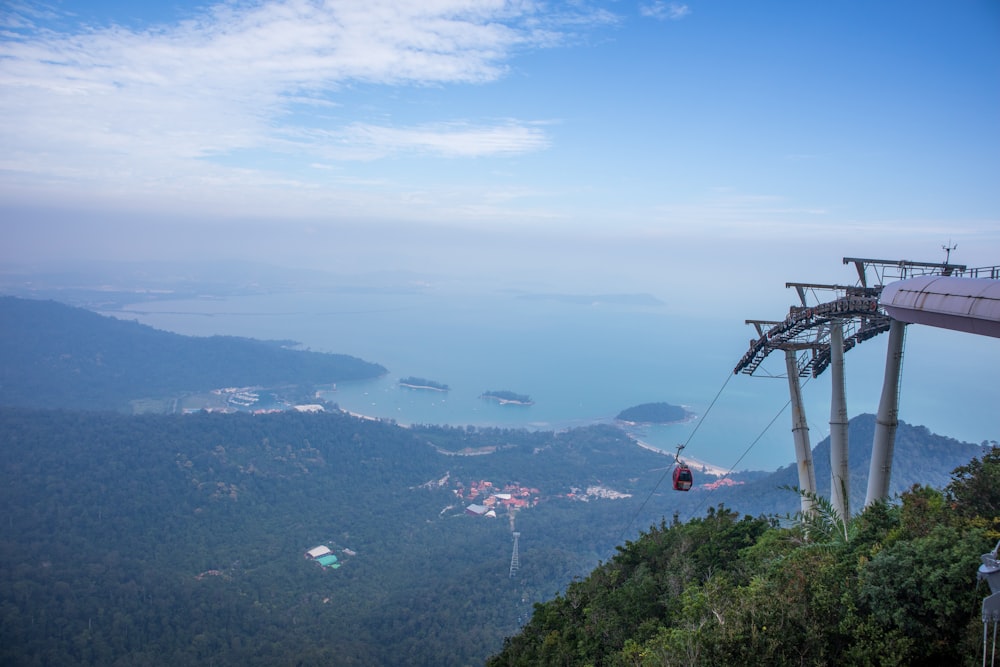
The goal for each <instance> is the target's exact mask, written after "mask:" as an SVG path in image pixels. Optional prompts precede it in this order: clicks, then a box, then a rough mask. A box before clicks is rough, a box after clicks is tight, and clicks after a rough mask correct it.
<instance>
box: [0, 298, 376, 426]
mask: <svg viewBox="0 0 1000 667" xmlns="http://www.w3.org/2000/svg"><path fill="white" fill-rule="evenodd" d="M0 322H2V326H0V405H8V406H24V407H48V406H52V407H62V408H74V409H101V410H122V409H126V408H127V407H128V404H129V401H132V400H135V399H140V398H164V397H172V396H176V395H178V394H181V393H184V392H194V391H205V390H210V389H215V388H220V387H234V386H235V387H246V386H259V385H280V384H283V383H289V384H296V385H303V384H306V385H308V384H310V383H314V384H329V383H334V382H340V381H344V380H356V379H362V378H368V377H376V376H378V375H381V374H382V373H384V372H385V369H384V368H383V367H382V366H379V365H378V364H374V363H369V362H366V361H362V360H361V359H357V358H355V357H350V356H346V355H340V354H321V353H317V352H307V351H301V350H292V349H287V348H284V347H282V345H281V343H278V342H268V341H258V340H252V339H248V338H235V337H229V336H213V337H210V338H196V337H190V336H181V335H178V334H174V333H169V332H166V331H160V330H157V329H153V328H151V327H148V326H145V325H142V324H139V323H137V322H128V321H122V320H118V319H114V318H111V317H103V316H101V315H98V314H96V313H93V312H90V311H87V310H83V309H80V308H73V307H70V306H66V305H63V304H60V303H56V302H54V301H36V300H30V299H20V298H15V297H0Z"/></svg>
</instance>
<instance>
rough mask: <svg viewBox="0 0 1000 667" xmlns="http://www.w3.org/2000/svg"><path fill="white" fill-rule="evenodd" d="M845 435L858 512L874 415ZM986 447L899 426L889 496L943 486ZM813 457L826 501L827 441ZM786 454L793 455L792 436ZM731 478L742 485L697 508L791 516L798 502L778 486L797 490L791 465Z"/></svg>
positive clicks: (860, 420) (852, 494)
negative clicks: (718, 507)
mask: <svg viewBox="0 0 1000 667" xmlns="http://www.w3.org/2000/svg"><path fill="white" fill-rule="evenodd" d="M848 437H849V440H850V447H849V450H848V452H849V456H848V463H849V466H850V476H851V478H850V499H851V507H852V508H853V509H854V510H859V509H860V508H861V506H862V505H863V504H864V501H865V496H866V494H867V488H868V474H869V464H870V462H871V454H872V442H873V440H874V437H875V415H872V414H863V415H858V416H856V417H854V418H852V419H851V421H850V423H849V425H848ZM994 444H995V443H994ZM987 449H989V445H987V444H986V443H983V444H982V445H974V444H971V443H968V442H960V441H958V440H955V439H954V438H949V437H947V436H943V435H938V434H936V433H931V432H930V431H929V430H928V429H927V428H926V427H924V426H914V425H912V424H907V423H906V422H900V423H899V425H898V426H897V429H896V441H895V446H894V454H893V461H892V477H891V480H890V489H889V492H890V494H893V495H895V494H899V493H902V492H904V491H906V490H907V489H908V488H910V487H911V486H912V485H913V484H918V483H919V484H927V485H929V486H932V487H934V488H944V487H945V486H946V485H947V484H948V482H949V481H950V480H951V471H952V470H954V469H955V468H957V467H958V466H961V465H965V464H966V463H967V462H968V461H969V460H970V459H971V458H973V457H975V456H980V455H982V454H983V452H984V451H986V450H987ZM812 453H813V467H814V469H815V473H816V488H817V491H818V492H819V495H821V496H826V497H829V495H830V438H829V437H826V438H824V439H823V440H821V441H820V442H819V444H817V445H816V446H815V447H813V452H812ZM788 456H789V458H792V457H793V456H794V451H793V449H792V443H791V437H789V443H788ZM695 474H696V479H695V482H696V484H700V483H701V482H702V480H705V479H706V477H705V476H704V475H698V474H697V470H696V473H695ZM708 479H709V481H711V480H710V478H708ZM734 479H736V480H737V481H739V482H741V483H740V484H739V485H736V486H725V485H720V486H719V487H718V488H716V489H714V490H712V491H711V496H712V497H711V502H710V503H705V502H703V503H701V504H702V505H703V506H704V505H708V504H711V505H718V504H719V503H723V504H725V505H726V506H727V507H731V508H734V509H736V510H738V511H740V512H743V513H749V514H754V515H758V514H778V515H785V514H794V513H795V512H796V511H797V510H798V508H799V506H800V502H799V499H798V498H797V497H795V496H794V494H790V493H787V492H784V493H782V492H781V488H782V487H798V486H799V475H798V467H797V465H796V464H795V463H794V462H792V463H790V464H789V465H787V466H785V467H783V468H780V469H778V470H777V471H775V472H773V473H771V474H768V475H766V476H760V475H740V474H738V475H735V476H734ZM705 492H706V491H698V492H697V493H699V494H701V493H705Z"/></svg>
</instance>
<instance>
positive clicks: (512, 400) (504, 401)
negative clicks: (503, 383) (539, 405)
mask: <svg viewBox="0 0 1000 667" xmlns="http://www.w3.org/2000/svg"><path fill="white" fill-rule="evenodd" d="M479 398H482V399H484V400H487V401H497V402H499V403H500V405H534V404H535V402H534V401H533V400H531V397H530V396H528V395H527V394H515V393H514V392H512V391H508V390H507V389H498V390H492V391H484V392H483V393H482V394H480V395H479Z"/></svg>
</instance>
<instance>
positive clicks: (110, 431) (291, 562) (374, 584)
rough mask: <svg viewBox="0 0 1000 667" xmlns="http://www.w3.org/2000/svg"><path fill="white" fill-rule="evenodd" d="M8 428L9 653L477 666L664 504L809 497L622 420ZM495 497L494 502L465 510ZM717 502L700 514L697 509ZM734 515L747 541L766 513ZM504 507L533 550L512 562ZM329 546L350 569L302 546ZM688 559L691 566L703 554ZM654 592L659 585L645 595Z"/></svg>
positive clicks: (675, 509) (2, 464) (2, 607)
mask: <svg viewBox="0 0 1000 667" xmlns="http://www.w3.org/2000/svg"><path fill="white" fill-rule="evenodd" d="M901 428H904V430H906V429H905V427H903V426H902V425H901ZM920 433H921V431H920V430H919V429H913V434H914V435H920ZM927 435H929V434H927ZM0 442H3V443H4V446H3V447H2V448H0V507H3V508H4V512H5V513H4V515H3V531H2V535H0V601H2V604H0V664H5V665H6V664H11V665H20V664H51V665H110V664H148V665H171V666H175V665H204V664H216V665H240V666H241V667H244V666H247V665H274V664H301V665H326V664H337V665H365V666H369V665H393V666H394V667H397V666H406V665H414V666H416V665H435V666H436V667H452V666H454V667H464V666H465V665H474V664H482V663H483V661H485V660H486V659H487V657H488V656H489V655H490V654H491V653H494V652H496V651H498V650H500V649H501V647H502V641H503V637H505V636H509V635H512V634H514V633H515V632H517V630H518V629H519V628H520V627H521V626H522V625H523V624H524V623H526V622H527V621H528V619H529V618H530V617H531V616H532V604H533V603H535V602H542V601H544V600H549V599H551V598H552V597H553V596H555V595H556V594H557V593H558V592H559V591H562V590H566V587H567V586H568V585H570V582H572V581H574V580H575V579H577V578H579V577H582V576H584V575H586V574H587V573H588V572H590V571H591V570H593V568H594V567H595V566H596V565H597V564H598V563H599V562H601V561H607V560H608V559H609V558H611V557H612V556H613V554H614V553H615V547H616V545H619V544H621V543H622V542H623V540H624V539H626V538H628V537H629V536H633V535H635V534H637V533H638V531H639V530H640V529H642V528H644V527H648V526H650V525H657V524H659V523H660V522H661V521H662V519H663V517H671V516H673V515H674V514H675V513H676V514H678V515H679V516H680V517H682V519H685V520H686V519H688V518H690V517H696V518H695V519H694V525H695V526H698V525H702V524H706V523H707V524H708V525H710V526H714V525H715V523H713V522H715V521H717V519H713V518H711V517H718V516H723V515H724V516H729V514H728V513H721V514H720V513H718V512H716V510H715V509H712V508H714V507H716V506H717V505H718V504H719V503H720V502H723V496H722V495H721V494H722V493H723V492H732V493H733V495H732V496H729V497H728V498H729V500H726V501H725V502H726V503H727V504H728V503H729V502H730V501H731V502H732V503H733V504H732V505H731V507H735V508H736V509H738V510H739V512H740V515H742V514H744V513H745V514H750V515H753V516H757V514H758V510H757V509H755V508H756V507H759V506H760V504H761V503H762V502H768V503H771V504H772V505H774V506H777V505H778V504H779V500H778V499H780V502H784V503H786V505H785V507H786V510H785V511H794V509H795V508H797V507H798V504H799V502H798V497H797V496H796V495H795V494H794V493H791V492H789V491H786V490H781V489H780V488H778V486H779V484H782V483H784V482H785V480H784V479H780V478H775V479H771V480H770V481H769V482H761V486H760V487H757V486H755V485H754V486H751V485H749V484H748V485H745V486H737V487H734V488H732V489H726V488H724V487H723V488H719V489H717V490H715V491H710V490H708V489H705V488H701V487H699V488H698V489H697V490H693V491H691V492H689V493H678V492H675V491H672V490H670V488H669V483H666V484H664V483H663V481H664V480H663V478H664V472H665V471H668V470H669V467H667V466H669V462H670V457H667V456H663V455H659V454H656V453H653V452H650V451H648V450H646V449H643V448H641V447H639V446H637V445H636V444H635V443H634V442H632V441H630V440H629V439H628V438H627V437H626V436H625V434H624V432H623V431H621V430H619V429H617V428H614V427H611V426H608V425H596V426H591V427H587V428H580V429H573V430H570V431H566V432H560V433H553V432H529V431H525V430H503V429H493V428H471V427H468V428H458V427H431V426H423V427H413V428H402V427H399V426H396V425H393V424H391V423H386V422H378V421H373V420H366V419H360V418H355V417H352V416H350V415H347V414H344V413H339V412H325V413H316V414H304V413H299V412H295V411H286V412H280V413H274V414H262V415H251V414H248V413H236V414H218V413H208V412H200V413H196V414H190V415H179V414H173V415H122V414H116V413H108V412H85V411H65V410H56V411H51V410H46V411H36V410H25V409H13V408H0ZM968 447H971V446H968V445H966V446H965V448H958V449H961V450H962V451H965V452H968V451H969V449H968ZM923 449H933V447H927V448H921V447H920V443H919V442H917V441H916V440H913V441H908V444H907V445H906V446H904V447H902V448H898V449H897V455H898V456H897V460H899V459H900V458H904V457H905V458H907V459H908V461H909V462H911V463H912V464H913V465H914V466H917V467H921V466H922V467H923V468H935V469H941V468H943V467H944V466H945V465H946V464H945V463H943V459H929V458H926V457H924V456H923V454H922V451H923ZM858 450H859V451H860V450H861V447H860V446H859V447H858ZM977 451H978V450H977ZM486 452H492V453H486ZM967 460H968V459H966V462H967ZM904 470H906V471H907V472H908V473H909V470H910V469H909V468H908V467H907V468H904ZM700 477H701V479H699V483H702V482H704V481H707V480H708V478H705V477H704V476H700ZM918 480H919V478H917V479H914V478H912V477H910V478H908V479H901V481H902V482H904V483H905V484H907V485H909V484H912V483H914V482H916V481H918ZM750 488H753V489H754V492H755V494H754V495H743V496H740V494H739V492H740V491H741V490H743V489H750ZM996 488H997V489H1000V485H997V487H996ZM987 491H989V490H988V489H987ZM494 492H495V494H494ZM758 492H759V494H761V495H759V496H758V495H756V494H757V493H758ZM986 495H988V493H987V494H986ZM501 496H503V497H504V498H505V499H506V501H509V502H510V507H511V508H514V509H505V508H504V506H503V503H504V502H505V501H503V500H500V498H501ZM490 498H492V499H493V501H494V504H493V508H494V509H496V510H497V511H498V514H499V516H498V517H497V518H490V517H488V516H483V515H474V514H470V513H469V512H468V510H469V509H470V508H471V506H473V505H476V506H480V507H483V508H485V507H486V503H489V502H490ZM929 502H930V501H929ZM937 502H938V501H937V500H934V503H937ZM935 507H937V505H935ZM511 512H515V513H516V520H515V521H514V525H513V526H512V524H511V521H510V518H511ZM705 512H710V519H703V518H697V517H704V516H705ZM720 520H721V519H720ZM726 522H728V523H734V524H735V525H737V526H738V527H737V528H735V529H734V530H737V531H741V530H743V527H740V526H749V527H750V528H752V530H750V535H751V536H754V535H757V533H756V532H755V531H757V530H758V528H759V527H760V525H761V524H763V525H770V524H769V521H767V520H753V521H751V522H750V523H749V524H743V523H742V522H741V521H739V520H736V519H733V520H732V521H730V520H729V519H725V521H724V522H723V525H728V523H726ZM514 526H516V530H518V531H519V533H520V569H518V570H517V572H516V573H515V576H511V573H510V564H511V560H512V537H511V530H512V527H514ZM690 530H691V531H692V532H678V535H681V536H682V537H683V538H684V542H683V544H685V545H687V546H686V547H685V549H687V550H688V551H691V550H694V551H697V552H698V553H700V554H702V555H701V556H699V557H700V558H704V559H706V560H705V562H706V563H708V564H710V565H712V564H714V563H715V562H716V561H717V560H723V561H725V562H726V563H729V559H730V557H731V555H732V554H731V552H730V551H727V550H726V548H725V545H726V544H727V541H726V540H727V539H728V538H725V537H718V536H715V535H714V534H713V533H710V532H698V530H697V529H696V528H691V529H690ZM970 535H973V533H970ZM974 535H979V533H975V534H974ZM671 539H673V538H671ZM741 539H742V538H741ZM963 539H964V538H963ZM970 539H972V538H970ZM640 543H642V544H646V543H645V542H644V541H643V540H640ZM934 544H935V545H936V546H941V545H940V544H939V543H934ZM317 545H326V546H328V547H330V548H331V549H333V550H335V551H336V553H337V555H338V557H339V558H341V561H342V565H343V566H342V567H341V568H339V569H337V570H329V569H324V568H321V567H319V566H318V565H317V564H316V563H315V562H311V561H308V560H306V559H305V558H304V556H303V554H304V553H305V551H306V550H307V549H311V548H313V547H315V546H317ZM695 545H699V546H698V547H697V549H695ZM643 548H645V547H643ZM955 548H956V549H958V548H959V547H955ZM976 548H978V547H976ZM961 549H964V550H965V551H968V549H969V547H968V545H966V544H964V543H963V545H962V546H961ZM953 551H954V550H953ZM963 553H964V552H963ZM978 553H979V552H978V551H977V552H975V553H974V554H973V557H975V556H976V555H977V554H978ZM780 556H781V553H780V552H779V553H778V554H777V556H772V555H771V554H769V553H766V552H765V553H763V554H760V555H759V558H760V560H761V562H764V561H767V562H770V561H773V560H774V558H775V557H780ZM712 566H713V567H715V565H712ZM671 567H673V566H671ZM699 567H700V566H699ZM733 567H736V565H733ZM956 567H957V566H956ZM962 567H964V565H963V566H962ZM677 568H678V570H679V571H681V572H684V573H687V574H692V573H693V575H692V576H695V577H696V578H698V580H699V581H700V580H701V575H703V574H705V572H706V571H703V570H697V569H695V570H691V569H689V568H688V566H686V565H684V564H683V563H680V564H679V565H677ZM652 569H654V570H655V571H661V570H662V569H663V566H661V564H659V563H654V565H653V567H652ZM668 569H669V568H668ZM973 570H974V568H973ZM713 571H714V570H713ZM718 571H719V572H720V573H722V572H724V571H726V570H723V569H719V570H718ZM741 571H742V570H741ZM687 574H685V576H687ZM967 575H968V573H967V572H966V573H963V576H964V577H965V579H964V580H963V581H966V582H967V581H968V579H969V576H967ZM831 576H832V575H831ZM972 576H974V575H972ZM646 583H647V582H643V581H637V582H635V585H636V588H635V589H633V588H631V586H632V584H629V585H628V586H629V588H628V589H627V590H624V591H622V593H621V595H622V596H623V597H622V598H621V600H622V602H623V603H625V602H628V604H634V605H637V606H636V607H635V609H636V610H638V611H636V613H640V612H641V613H643V614H645V613H647V612H646V611H645V610H646V609H647V608H648V607H650V606H652V607H653V608H654V609H659V608H660V606H663V605H669V606H670V609H673V608H674V606H676V605H683V604H688V602H686V601H685V599H684V598H681V599H679V600H674V599H673V598H671V597H670V596H672V595H678V594H680V593H681V592H682V590H683V589H682V588H676V589H675V588H669V589H668V590H666V591H662V590H659V589H657V588H655V587H653V588H649V589H647V588H645V585H646ZM657 585H658V584H657ZM570 590H578V589H575V588H571V589H570ZM643 591H648V592H650V594H651V595H653V600H652V601H650V600H635V599H634V598H633V597H632V596H633V594H635V593H637V592H639V593H641V592H643ZM769 592H770V589H764V590H763V592H762V593H761V594H762V595H763V594H764V593H769ZM695 593H697V591H692V592H691V594H692V595H694V594H695ZM668 594H669V595H668ZM956 599H958V598H956ZM810 604H811V603H810ZM664 608H666V607H664ZM818 608H819V609H821V610H822V609H823V608H822V607H818ZM594 609H595V610H597V609H598V607H595V608H594ZM595 613H597V612H596V611H595ZM616 613H617V612H616ZM720 613H721V612H720ZM797 613H798V612H797ZM536 614H537V613H536ZM658 619H659V617H656V616H650V617H649V620H650V622H653V623H656V622H659V620H658ZM540 622H541V621H540ZM532 623H533V624H534V621H532ZM771 623H776V621H775V620H769V626H770V624H771ZM532 627H534V626H532ZM597 627H598V628H599V629H600V630H601V631H602V632H603V631H604V630H605V629H606V626H604V625H599V626H597ZM774 627H781V626H780V624H776V625H775V626H774ZM880 631H881V630H880ZM622 632H624V630H621V629H616V630H615V633H616V634H615V636H620V635H621V633H622ZM597 636H599V635H597ZM609 646H613V644H609ZM554 655H562V654H561V653H558V652H557V653H555V654H554ZM574 655H575V654H574ZM587 662H588V661H583V662H579V663H575V662H571V661H568V664H587ZM589 662H590V663H592V664H615V663H610V662H602V661H594V660H589ZM521 664H545V663H544V661H543V662H541V663H532V662H530V661H529V662H526V663H521ZM559 664H563V661H559ZM714 664H731V663H726V662H715V663H714ZM810 664H813V663H810ZM831 664H834V663H831ZM883 664H888V663H883Z"/></svg>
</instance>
